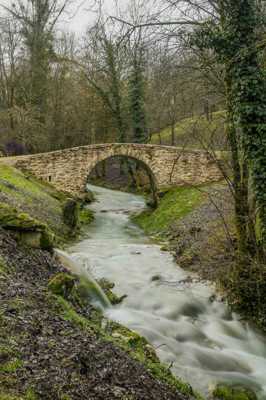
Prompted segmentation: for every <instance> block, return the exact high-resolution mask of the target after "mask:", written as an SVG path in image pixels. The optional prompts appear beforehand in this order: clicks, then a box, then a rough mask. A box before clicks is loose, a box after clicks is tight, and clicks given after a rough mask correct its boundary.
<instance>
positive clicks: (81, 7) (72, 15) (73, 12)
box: [0, 0, 128, 36]
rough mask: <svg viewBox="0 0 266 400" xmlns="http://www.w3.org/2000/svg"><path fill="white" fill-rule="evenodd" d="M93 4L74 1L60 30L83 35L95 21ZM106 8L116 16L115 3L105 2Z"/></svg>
mask: <svg viewBox="0 0 266 400" xmlns="http://www.w3.org/2000/svg"><path fill="white" fill-rule="evenodd" d="M24 1H26V0H24ZM127 1H128V0H120V2H121V3H124V4H126V3H127ZM91 2H92V1H91V0H73V1H72V4H71V5H70V7H69V9H68V13H67V14H65V15H64V16H63V18H61V22H60V24H59V28H60V29H64V30H68V31H69V30H70V31H73V32H75V33H76V34H77V35H78V36H80V35H82V34H83V33H84V32H85V30H86V28H87V27H88V25H89V24H92V22H93V21H94V19H95V13H94V12H92V11H90V4H91ZM13 3H16V0H0V4H2V5H4V6H7V7H10V6H11V4H13ZM104 8H105V10H106V12H107V13H108V14H110V15H114V14H115V11H114V9H115V1H114V0H104Z"/></svg>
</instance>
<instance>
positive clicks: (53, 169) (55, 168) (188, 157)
mask: <svg viewBox="0 0 266 400" xmlns="http://www.w3.org/2000/svg"><path fill="white" fill-rule="evenodd" d="M118 156H124V157H125V158H131V159H134V160H137V161H139V162H140V164H142V166H143V167H144V168H145V170H146V171H147V173H148V176H149V178H150V181H151V187H152V190H153V192H155V191H156V189H162V188H166V187H171V186H184V185H199V184H203V183H207V182H215V181H219V180H221V179H222V176H221V172H220V170H219V168H218V166H217V163H215V162H214V161H213V160H212V159H211V157H210V156H209V155H208V154H207V152H204V151H201V150H184V149H180V148H176V147H170V146H160V145H149V144H126V143H122V144H96V145H89V146H82V147H74V148H71V149H65V150H58V151H53V152H50V153H41V154H34V155H27V156H19V157H9V158H3V159H2V160H3V161H4V162H6V163H8V164H10V165H13V166H15V167H16V168H18V169H22V170H26V171H29V172H31V173H33V174H34V175H35V176H37V177H38V178H41V179H42V180H45V181H48V182H51V183H52V184H53V185H54V186H55V187H56V188H58V189H59V190H64V191H67V192H70V193H74V194H77V193H80V192H83V191H84V189H85V186H86V183H87V181H88V176H89V175H90V173H91V172H92V170H93V169H94V167H95V166H96V165H97V164H98V163H99V162H101V161H103V160H106V159H108V158H110V157H118Z"/></svg>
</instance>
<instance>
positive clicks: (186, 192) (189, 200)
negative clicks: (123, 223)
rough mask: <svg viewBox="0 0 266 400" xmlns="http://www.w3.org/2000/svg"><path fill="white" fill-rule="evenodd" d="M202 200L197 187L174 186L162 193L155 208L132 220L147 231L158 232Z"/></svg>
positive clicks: (187, 212)
mask: <svg viewBox="0 0 266 400" xmlns="http://www.w3.org/2000/svg"><path fill="white" fill-rule="evenodd" d="M202 200H203V194H202V192H200V191H199V190H198V189H197V188H191V187H180V188H174V189H171V190H169V191H168V192H167V193H166V194H165V195H164V197H163V198H162V199H161V200H160V203H159V206H158V208H157V209H156V210H154V211H152V210H147V211H144V212H142V213H141V214H139V215H137V216H135V217H133V220H134V222H136V223H137V224H138V225H140V226H141V227H142V228H143V229H144V230H145V231H146V232H147V233H149V234H154V233H159V232H162V231H164V230H167V229H168V228H169V226H170V225H171V224H172V223H174V222H175V221H177V220H179V219H180V218H182V217H184V216H186V215H187V214H189V213H190V212H191V211H192V210H193V209H194V208H195V207H197V206H198V205H199V204H200V202H201V201H202Z"/></svg>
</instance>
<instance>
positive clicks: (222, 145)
mask: <svg viewBox="0 0 266 400" xmlns="http://www.w3.org/2000/svg"><path fill="white" fill-rule="evenodd" d="M224 123H225V112H224V111H219V112H216V113H213V115H212V120H211V121H208V120H207V119H206V117H205V116H196V117H193V118H185V119H183V120H182V121H179V122H178V123H177V124H176V127H175V144H176V145H177V146H186V147H189V148H194V149H196V148H202V147H205V146H209V145H212V147H213V148H215V149H217V150H222V149H226V138H225V134H224ZM151 143H152V144H163V145H171V127H168V128H165V129H163V130H162V131H161V132H159V133H155V134H153V135H152V138H151Z"/></svg>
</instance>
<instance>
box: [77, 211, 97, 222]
mask: <svg viewBox="0 0 266 400" xmlns="http://www.w3.org/2000/svg"><path fill="white" fill-rule="evenodd" d="M93 220H94V216H93V212H92V211H91V210H90V209H89V208H87V207H85V208H82V209H81V210H80V213H79V222H80V224H81V225H88V224H90V223H91V222H92V221H93Z"/></svg>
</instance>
